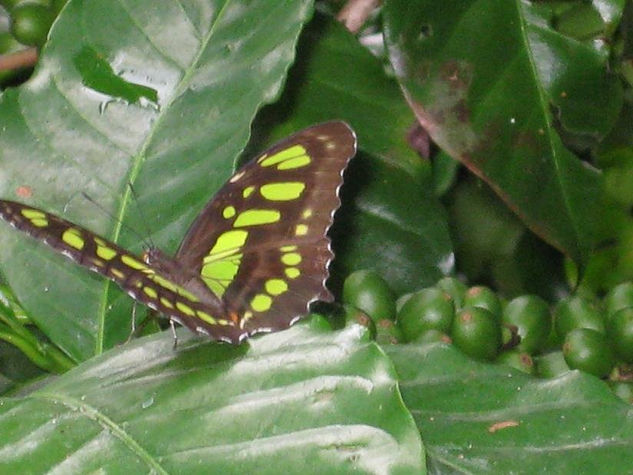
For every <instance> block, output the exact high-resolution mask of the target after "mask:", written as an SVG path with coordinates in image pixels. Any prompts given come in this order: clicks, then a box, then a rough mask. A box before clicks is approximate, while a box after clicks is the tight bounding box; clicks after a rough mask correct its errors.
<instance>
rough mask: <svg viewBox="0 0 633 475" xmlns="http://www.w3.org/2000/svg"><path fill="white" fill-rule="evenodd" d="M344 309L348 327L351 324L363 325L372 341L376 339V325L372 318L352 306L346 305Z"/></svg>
mask: <svg viewBox="0 0 633 475" xmlns="http://www.w3.org/2000/svg"><path fill="white" fill-rule="evenodd" d="M343 309H344V312H345V313H344V315H345V325H346V326H347V325H348V324H350V323H353V324H356V325H361V326H363V327H365V328H367V332H368V335H369V338H370V339H372V340H375V339H376V324H375V323H374V321H373V320H372V319H371V318H369V316H368V315H367V314H366V313H365V312H363V311H362V310H359V309H357V308H356V307H353V306H351V305H344V306H343Z"/></svg>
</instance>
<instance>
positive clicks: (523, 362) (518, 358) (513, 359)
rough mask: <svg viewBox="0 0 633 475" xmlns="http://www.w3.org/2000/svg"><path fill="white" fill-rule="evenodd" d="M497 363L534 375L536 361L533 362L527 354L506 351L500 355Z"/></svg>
mask: <svg viewBox="0 0 633 475" xmlns="http://www.w3.org/2000/svg"><path fill="white" fill-rule="evenodd" d="M496 361H497V363H502V364H505V365H508V366H511V367H512V368H516V369H518V370H520V371H523V372H524V373H528V374H534V361H532V357H531V356H530V355H528V354H527V353H525V352H522V351H517V350H511V351H504V352H502V353H500V354H499V356H498V357H497V360H496Z"/></svg>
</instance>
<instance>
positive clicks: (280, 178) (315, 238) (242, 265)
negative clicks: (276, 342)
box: [175, 121, 356, 334]
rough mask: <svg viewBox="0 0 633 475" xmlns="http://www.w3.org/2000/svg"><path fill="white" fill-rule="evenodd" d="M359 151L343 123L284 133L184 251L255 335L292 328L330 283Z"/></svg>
mask: <svg viewBox="0 0 633 475" xmlns="http://www.w3.org/2000/svg"><path fill="white" fill-rule="evenodd" d="M355 152H356V136H355V134H354V132H353V131H352V129H350V127H349V126H348V125H347V124H345V123H344V122H340V121H336V122H327V123H323V124H320V125H316V126H313V127H310V128H308V129H305V130H303V131H301V132H298V133H297V134H295V135H293V136H291V137H289V138H287V139H285V140H283V141H282V142H280V143H278V144H277V145H275V146H273V147H272V148H271V149H269V150H268V151H266V152H265V153H264V154H262V155H260V156H258V157H256V158H254V159H253V160H251V161H250V162H249V163H247V164H246V165H245V166H244V167H242V168H241V169H240V170H239V171H238V172H237V173H236V174H235V175H234V176H233V177H232V178H231V179H230V180H229V181H228V182H227V183H226V184H225V185H224V187H223V188H222V189H221V190H220V191H219V192H218V193H217V195H216V196H215V197H214V198H213V200H212V201H211V202H210V203H209V204H208V205H207V206H206V207H205V209H204V210H203V211H202V212H201V213H200V215H199V216H198V218H197V219H196V221H195V222H194V223H193V225H192V226H191V228H190V229H189V231H188V233H187V235H186V236H185V238H184V240H183V241H182V244H181V246H180V249H179V250H178V253H177V255H176V257H175V260H176V261H178V262H179V263H180V264H182V265H183V266H184V267H186V268H190V269H195V271H196V273H198V274H199V275H200V276H201V277H202V279H203V281H204V282H205V283H206V284H207V285H208V286H209V288H210V290H211V291H212V292H213V293H215V294H216V295H218V297H220V298H221V299H222V301H223V302H224V305H225V306H226V309H227V314H228V315H232V316H234V317H237V318H238V319H239V321H240V326H241V328H244V329H245V330H246V331H247V332H248V333H249V334H252V333H256V332H259V331H272V330H278V329H282V328H285V327H287V326H289V325H290V324H291V323H292V322H294V321H295V320H297V319H298V318H299V317H300V316H302V315H304V314H305V313H306V312H307V310H308V306H309V304H310V303H311V302H312V301H315V300H325V301H330V300H332V295H331V293H330V292H329V291H328V290H327V288H326V287H325V281H326V279H327V277H328V275H329V274H328V264H329V263H330V261H331V260H332V258H333V253H332V251H331V250H330V240H329V238H328V237H327V231H328V229H329V227H330V226H331V224H332V221H333V217H334V213H335V211H336V210H337V209H338V207H339V206H340V199H339V197H338V190H339V188H340V186H341V184H342V182H343V172H344V170H345V168H346V166H347V164H348V162H349V160H350V159H351V158H352V157H353V156H354V154H355Z"/></svg>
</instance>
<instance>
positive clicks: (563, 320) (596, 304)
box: [343, 270, 633, 379]
mask: <svg viewBox="0 0 633 475" xmlns="http://www.w3.org/2000/svg"><path fill="white" fill-rule="evenodd" d="M343 303H344V304H347V305H349V306H351V307H353V308H356V309H359V310H362V311H363V312H364V313H365V314H366V315H367V316H369V318H370V319H371V320H372V322H373V324H374V325H375V332H376V333H375V334H376V340H377V341H378V342H379V343H410V342H432V341H444V342H446V343H449V342H452V344H454V345H455V346H456V347H457V348H459V349H460V350H461V351H462V352H464V353H465V354H467V355H468V356H470V357H472V358H475V359H478V360H485V361H497V362H502V363H505V364H509V365H510V366H514V367H516V368H518V369H521V370H523V371H525V372H528V373H530V374H535V375H540V376H543V377H550V376H554V375H556V374H560V373H561V372H563V371H568V370H569V369H579V370H582V371H585V372H587V373H590V374H593V375H595V376H598V377H600V378H606V377H609V376H611V378H612V379H614V378H616V377H617V374H616V373H617V371H614V369H615V368H616V367H619V368H625V367H627V365H631V364H633V283H631V282H625V283H623V284H620V285H618V286H617V287H615V288H613V289H612V290H611V292H609V294H608V295H607V296H606V297H605V298H604V299H603V300H602V301H597V300H595V299H588V298H583V297H581V296H578V295H572V296H569V297H567V298H564V299H562V300H560V301H559V302H558V303H556V304H555V305H553V306H550V304H549V303H547V302H546V301H545V300H543V299H542V298H540V297H538V296H536V295H522V296H519V297H516V298H514V299H513V300H510V301H504V300H503V299H501V298H499V297H498V296H497V294H496V293H495V292H493V291H492V290H491V289H489V288H488V287H485V286H474V287H470V288H468V287H467V286H466V285H465V284H463V283H462V282H461V281H459V280H458V279H455V278H453V277H445V278H443V279H441V280H440V281H439V282H437V284H436V285H435V286H433V287H428V288H425V289H422V290H419V291H417V292H414V293H411V294H407V295H404V296H402V297H400V298H399V299H397V300H396V298H395V296H394V295H393V293H392V291H391V290H390V288H389V286H388V285H387V283H386V282H385V281H384V279H382V277H381V276H380V275H378V274H377V273H375V272H373V271H365V270H363V271H357V272H354V273H353V274H351V275H349V276H348V278H347V279H346V280H345V283H344V286H343ZM620 374H622V372H620Z"/></svg>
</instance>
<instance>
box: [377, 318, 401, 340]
mask: <svg viewBox="0 0 633 475" xmlns="http://www.w3.org/2000/svg"><path fill="white" fill-rule="evenodd" d="M403 340H404V338H403V337H402V331H401V330H400V328H399V327H398V325H396V324H395V323H394V322H393V320H389V319H388V318H382V319H380V320H378V321H377V322H376V342H377V343H380V344H381V345H390V344H391V345H396V344H398V343H401V342H402V341H403Z"/></svg>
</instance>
